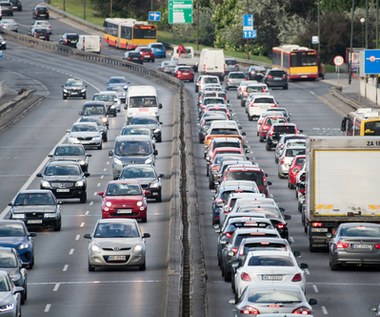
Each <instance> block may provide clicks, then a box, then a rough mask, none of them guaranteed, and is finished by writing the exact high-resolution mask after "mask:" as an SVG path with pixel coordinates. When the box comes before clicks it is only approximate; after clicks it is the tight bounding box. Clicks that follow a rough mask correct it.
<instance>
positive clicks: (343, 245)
mask: <svg viewBox="0 0 380 317" xmlns="http://www.w3.org/2000/svg"><path fill="white" fill-rule="evenodd" d="M349 246H350V244H349V243H348V242H343V241H338V243H337V244H336V248H337V249H347V248H348V247H349Z"/></svg>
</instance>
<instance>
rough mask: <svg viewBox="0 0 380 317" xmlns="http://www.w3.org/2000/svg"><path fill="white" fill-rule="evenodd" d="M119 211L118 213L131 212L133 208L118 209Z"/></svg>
mask: <svg viewBox="0 0 380 317" xmlns="http://www.w3.org/2000/svg"><path fill="white" fill-rule="evenodd" d="M117 213H118V214H131V213H132V209H118V211H117Z"/></svg>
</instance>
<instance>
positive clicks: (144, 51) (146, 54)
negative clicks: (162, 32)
mask: <svg viewBox="0 0 380 317" xmlns="http://www.w3.org/2000/svg"><path fill="white" fill-rule="evenodd" d="M135 52H140V54H141V56H142V57H143V59H144V62H153V63H154V52H153V50H152V49H151V48H150V47H147V46H138V47H136V49H135Z"/></svg>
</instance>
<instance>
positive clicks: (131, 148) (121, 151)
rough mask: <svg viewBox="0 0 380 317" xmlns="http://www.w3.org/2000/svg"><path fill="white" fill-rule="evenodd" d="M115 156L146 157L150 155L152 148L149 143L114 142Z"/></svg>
mask: <svg viewBox="0 0 380 317" xmlns="http://www.w3.org/2000/svg"><path fill="white" fill-rule="evenodd" d="M115 154H116V155H119V156H130V155H136V156H140V155H141V156H146V155H150V154H152V146H151V144H150V142H149V141H128V142H116V145H115Z"/></svg>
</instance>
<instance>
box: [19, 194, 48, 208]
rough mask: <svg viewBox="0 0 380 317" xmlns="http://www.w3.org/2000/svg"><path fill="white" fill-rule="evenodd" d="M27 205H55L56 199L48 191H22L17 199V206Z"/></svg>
mask: <svg viewBox="0 0 380 317" xmlns="http://www.w3.org/2000/svg"><path fill="white" fill-rule="evenodd" d="M26 205H32V206H36V205H55V201H54V199H53V197H52V196H51V195H49V194H48V193H21V194H19V195H18V196H17V198H16V200H15V206H26Z"/></svg>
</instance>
